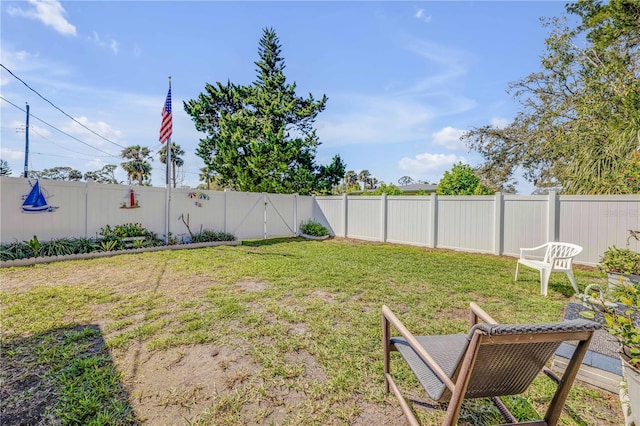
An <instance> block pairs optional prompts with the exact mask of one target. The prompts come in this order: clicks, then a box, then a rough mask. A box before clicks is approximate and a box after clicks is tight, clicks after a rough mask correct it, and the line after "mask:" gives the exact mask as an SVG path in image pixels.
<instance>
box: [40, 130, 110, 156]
mask: <svg viewBox="0 0 640 426" xmlns="http://www.w3.org/2000/svg"><path fill="white" fill-rule="evenodd" d="M29 130H31V131H32V132H33V133H35V134H36V135H38V136H40V137H41V138H42V139H44V140H47V141H49V142H51V143H52V144H54V145H55V146H58V147H60V148H61V149H64V150H65V151H69V152H73V153H74V154H78V155H85V156H88V157H101V158H104V157H105V156H104V155H93V156H92V155H91V154H85V153H83V152H78V151H74V150H72V149H69V148H67V147H66V146H62V145H60V144H58V143H56V142H55V141H52V140H51V139H49V138H48V137H46V136H45V135H43V134H42V133H40V132H38V131H37V130H36V129H34V128H33V127H30V129H29ZM51 155H54V154H51ZM109 157H113V156H112V155H109ZM67 158H75V157H67Z"/></svg>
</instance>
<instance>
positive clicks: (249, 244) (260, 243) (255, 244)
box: [242, 237, 314, 247]
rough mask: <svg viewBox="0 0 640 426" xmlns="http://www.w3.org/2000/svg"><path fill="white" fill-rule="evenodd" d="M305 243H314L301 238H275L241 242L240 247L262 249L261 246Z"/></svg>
mask: <svg viewBox="0 0 640 426" xmlns="http://www.w3.org/2000/svg"><path fill="white" fill-rule="evenodd" d="M306 241H314V240H308V239H306V238H303V237H276V238H267V239H265V240H243V241H242V245H243V246H247V247H263V246H272V245H276V244H286V243H302V242H306Z"/></svg>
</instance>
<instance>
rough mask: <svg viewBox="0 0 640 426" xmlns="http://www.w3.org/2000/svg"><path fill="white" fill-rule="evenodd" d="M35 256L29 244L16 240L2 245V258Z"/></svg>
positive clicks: (0, 249)
mask: <svg viewBox="0 0 640 426" xmlns="http://www.w3.org/2000/svg"><path fill="white" fill-rule="evenodd" d="M30 257H34V254H33V250H32V249H31V247H29V246H28V245H27V244H25V243H23V242H20V241H17V240H16V241H15V242H13V243H6V244H2V245H0V260H3V261H5V260H19V259H28V258H30Z"/></svg>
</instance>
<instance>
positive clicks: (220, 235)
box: [191, 229, 236, 243]
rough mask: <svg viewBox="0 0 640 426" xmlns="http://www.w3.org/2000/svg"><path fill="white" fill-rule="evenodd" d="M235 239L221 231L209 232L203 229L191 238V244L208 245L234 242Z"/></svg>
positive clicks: (233, 236)
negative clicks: (216, 242) (219, 242)
mask: <svg viewBox="0 0 640 426" xmlns="http://www.w3.org/2000/svg"><path fill="white" fill-rule="evenodd" d="M235 239H236V237H235V235H233V234H229V233H226V232H222V231H211V230H209V229H204V230H202V231H200V232H198V233H196V234H193V235H192V236H191V242H192V243H208V242H214V241H235Z"/></svg>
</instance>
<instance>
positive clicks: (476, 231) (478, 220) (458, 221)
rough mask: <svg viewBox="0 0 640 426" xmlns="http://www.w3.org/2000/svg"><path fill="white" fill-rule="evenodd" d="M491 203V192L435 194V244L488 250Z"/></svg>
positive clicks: (491, 234) (491, 233)
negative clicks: (445, 195)
mask: <svg viewBox="0 0 640 426" xmlns="http://www.w3.org/2000/svg"><path fill="white" fill-rule="evenodd" d="M494 207H495V198H494V197H492V196H472V197H471V196H469V197H463V196H456V197H438V237H437V246H438V247H443V248H450V249H456V250H460V249H464V250H469V251H478V252H488V253H492V252H493V249H494V245H493V243H494Z"/></svg>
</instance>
